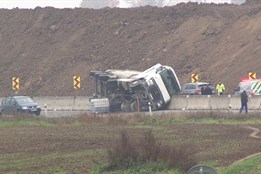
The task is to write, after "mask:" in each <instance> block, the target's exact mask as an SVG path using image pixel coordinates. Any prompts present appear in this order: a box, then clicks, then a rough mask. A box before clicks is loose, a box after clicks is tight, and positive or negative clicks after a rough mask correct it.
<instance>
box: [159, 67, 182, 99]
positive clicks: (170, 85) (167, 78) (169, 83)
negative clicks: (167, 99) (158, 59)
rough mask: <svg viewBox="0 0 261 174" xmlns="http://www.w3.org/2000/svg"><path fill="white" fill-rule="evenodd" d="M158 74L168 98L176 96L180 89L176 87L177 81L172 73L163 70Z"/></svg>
mask: <svg viewBox="0 0 261 174" xmlns="http://www.w3.org/2000/svg"><path fill="white" fill-rule="evenodd" d="M159 74H160V76H161V78H162V80H163V83H164V84H165V86H166V88H167V90H168V92H169V95H170V96H172V95H175V94H178V93H179V92H180V87H179V85H178V81H177V79H176V78H175V76H174V74H173V72H172V71H170V70H168V69H165V70H163V71H162V72H160V73H159Z"/></svg>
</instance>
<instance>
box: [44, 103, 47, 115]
mask: <svg viewBox="0 0 261 174" xmlns="http://www.w3.org/2000/svg"><path fill="white" fill-rule="evenodd" d="M44 112H45V116H46V117H47V105H46V103H45V104H44Z"/></svg>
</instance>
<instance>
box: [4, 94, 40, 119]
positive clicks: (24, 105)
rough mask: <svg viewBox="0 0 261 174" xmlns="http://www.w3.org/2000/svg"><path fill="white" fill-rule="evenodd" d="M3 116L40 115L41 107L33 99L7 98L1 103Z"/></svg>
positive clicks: (25, 97)
mask: <svg viewBox="0 0 261 174" xmlns="http://www.w3.org/2000/svg"><path fill="white" fill-rule="evenodd" d="M0 108H1V110H0V112H1V114H7V115H14V114H22V113H25V114H35V115H40V113H41V107H40V106H39V105H38V103H37V102H35V101H34V100H33V99H32V98H31V97H28V96H10V97H5V98H4V99H3V100H2V103H1V107H0Z"/></svg>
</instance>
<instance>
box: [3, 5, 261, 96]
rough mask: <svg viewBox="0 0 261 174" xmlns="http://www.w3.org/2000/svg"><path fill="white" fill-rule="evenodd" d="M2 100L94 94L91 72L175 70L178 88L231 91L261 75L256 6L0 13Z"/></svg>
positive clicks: (260, 21)
mask: <svg viewBox="0 0 261 174" xmlns="http://www.w3.org/2000/svg"><path fill="white" fill-rule="evenodd" d="M0 42H1V44H0V60H1V64H0V79H1V80H0V86H1V90H0V96H5V95H8V94H9V95H10V94H14V91H12V89H11V79H12V77H19V78H20V81H21V82H20V91H19V94H24V95H33V96H46V95H53V96H54V95H58V96H61V95H74V94H75V91H74V90H73V76H74V75H78V76H81V89H80V90H78V94H77V95H91V94H92V79H91V78H90V77H89V72H90V71H91V70H106V69H109V68H115V69H134V70H144V69H146V68H148V67H150V66H152V65H154V64H156V63H161V64H164V65H169V66H172V67H173V68H174V69H175V71H176V73H177V75H178V77H179V79H180V81H181V83H182V84H183V83H186V82H190V75H191V73H199V78H200V81H211V82H212V83H213V84H216V83H217V82H218V81H221V82H223V83H224V84H225V85H226V87H227V92H229V93H232V92H233V90H234V88H236V86H237V84H238V82H239V81H240V80H241V78H242V77H247V74H248V72H249V71H252V72H256V73H257V76H258V77H261V68H260V66H261V57H260V55H261V4H260V3H259V1H256V2H255V1H249V2H248V3H246V4H243V5H229V4H219V5H215V4H196V3H188V4H179V5H177V6H174V7H164V8H157V7H149V6H147V7H140V8H133V9H119V8H113V9H109V8H106V9H100V10H91V9H81V8H76V9H55V8H51V7H49V8H39V7H38V8H35V9H12V10H7V9H0Z"/></svg>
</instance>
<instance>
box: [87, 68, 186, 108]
mask: <svg viewBox="0 0 261 174" xmlns="http://www.w3.org/2000/svg"><path fill="white" fill-rule="evenodd" d="M90 76H91V77H93V79H94V95H93V97H92V99H106V100H108V103H109V107H108V108H109V111H110V112H121V111H122V112H137V111H138V112H139V111H148V110H150V109H151V110H161V109H166V108H167V107H168V105H169V103H170V101H171V98H172V97H173V96H174V95H176V94H178V93H179V92H180V89H181V88H180V83H179V80H178V78H177V76H176V73H175V71H174V70H173V69H172V68H171V67H169V66H163V65H161V64H156V65H154V66H152V67H150V68H149V69H147V70H145V71H143V72H140V71H133V70H114V69H109V70H106V71H91V72H90Z"/></svg>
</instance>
